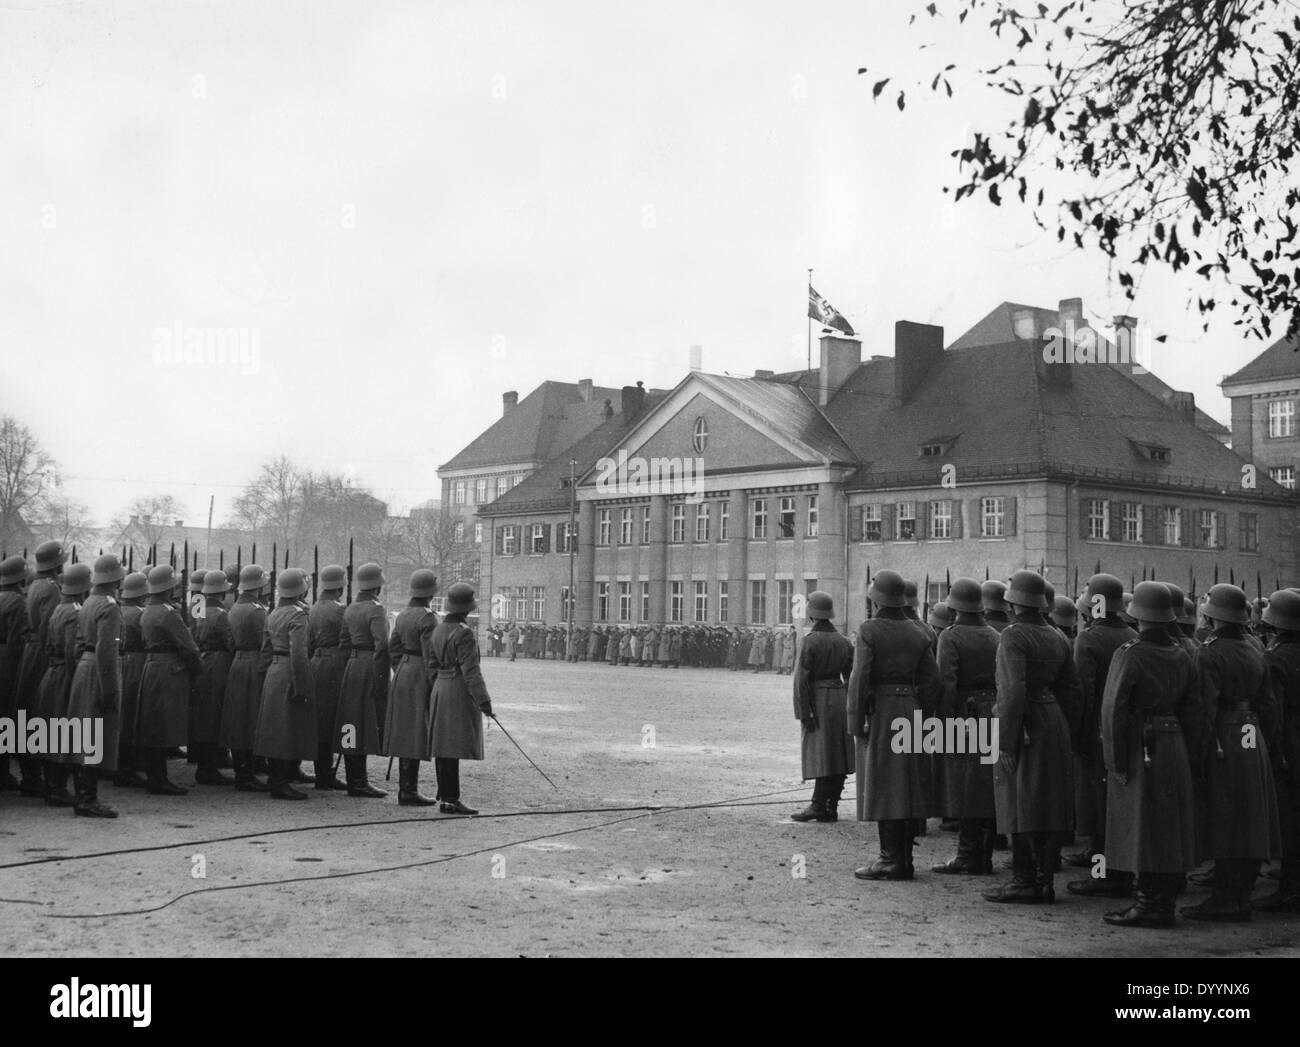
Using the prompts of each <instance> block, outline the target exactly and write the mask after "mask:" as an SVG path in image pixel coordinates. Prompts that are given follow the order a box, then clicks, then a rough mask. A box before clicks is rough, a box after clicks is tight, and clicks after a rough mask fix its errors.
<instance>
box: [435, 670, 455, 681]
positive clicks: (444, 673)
mask: <svg viewBox="0 0 1300 1047" xmlns="http://www.w3.org/2000/svg"><path fill="white" fill-rule="evenodd" d="M459 675H460V670H459V669H439V670H438V679H439V680H454V679H455V678H456V677H457V676H459Z"/></svg>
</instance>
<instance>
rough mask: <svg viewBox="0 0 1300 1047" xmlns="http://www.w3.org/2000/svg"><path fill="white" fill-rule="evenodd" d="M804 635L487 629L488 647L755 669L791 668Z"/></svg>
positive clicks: (532, 654) (501, 651)
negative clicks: (800, 637)
mask: <svg viewBox="0 0 1300 1047" xmlns="http://www.w3.org/2000/svg"><path fill="white" fill-rule="evenodd" d="M797 645H798V636H797V634H796V632H795V628H794V626H792V625H788V626H776V627H772V628H762V627H755V626H751V627H745V626H734V627H732V628H727V627H726V626H718V625H712V626H711V625H664V626H654V625H642V626H627V625H621V626H620V625H590V626H578V627H575V628H574V629H573V632H572V634H571V635H570V634H569V632H568V630H567V628H566V627H564V626H558V625H557V626H550V627H547V626H538V625H517V624H514V623H506V624H503V625H498V626H493V627H491V628H489V629H488V631H487V649H488V653H489V654H490V655H492V656H496V657H506V658H509V659H510V660H511V661H515V659H516V658H517V657H519V656H523V657H525V658H540V659H552V660H564V661H570V662H606V663H607V664H609V665H640V666H653V665H658V666H661V667H665V668H673V669H676V668H679V667H681V666H683V665H687V666H691V667H693V668H701V669H710V668H711V669H722V668H726V669H731V670H733V671H737V670H749V671H751V672H775V673H777V674H788V673H790V672H791V671H792V669H793V667H794V652H795V648H796V646H797Z"/></svg>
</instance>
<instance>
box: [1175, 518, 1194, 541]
mask: <svg viewBox="0 0 1300 1047" xmlns="http://www.w3.org/2000/svg"><path fill="white" fill-rule="evenodd" d="M1178 544H1179V545H1181V546H1185V547H1189V548H1190V547H1191V546H1192V545H1194V544H1195V542H1194V541H1193V540H1192V511H1191V510H1190V509H1179V510H1178Z"/></svg>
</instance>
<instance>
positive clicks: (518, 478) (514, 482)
mask: <svg viewBox="0 0 1300 1047" xmlns="http://www.w3.org/2000/svg"><path fill="white" fill-rule="evenodd" d="M523 482H524V476H523V473H515V475H514V476H512V477H510V486H511V487H518V486H519V485H520V484H521V483H523Z"/></svg>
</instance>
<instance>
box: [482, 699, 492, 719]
mask: <svg viewBox="0 0 1300 1047" xmlns="http://www.w3.org/2000/svg"><path fill="white" fill-rule="evenodd" d="M482 713H483V715H484V716H487V717H491V716H492V703H491V702H487V703H486V704H485V705H484V706H483V708H482Z"/></svg>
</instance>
